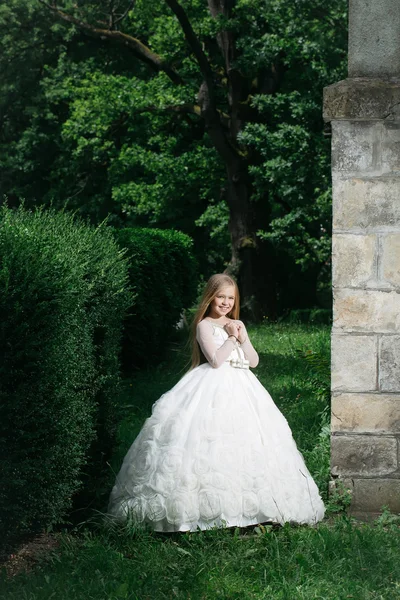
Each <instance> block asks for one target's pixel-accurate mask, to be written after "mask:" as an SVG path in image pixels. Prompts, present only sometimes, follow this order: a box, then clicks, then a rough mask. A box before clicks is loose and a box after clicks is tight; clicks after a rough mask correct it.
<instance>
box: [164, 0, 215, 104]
mask: <svg viewBox="0 0 400 600" xmlns="http://www.w3.org/2000/svg"><path fill="white" fill-rule="evenodd" d="M165 2H166V4H168V6H169V7H170V9H171V10H172V12H173V13H174V14H175V15H176V16H177V19H178V21H179V23H180V25H181V27H182V30H183V33H184V35H185V38H186V40H187V42H188V44H189V46H190V48H191V49H192V52H193V54H194V56H195V58H196V60H197V63H198V65H199V67H200V71H201V73H202V75H203V77H204V81H205V83H206V86H207V91H208V97H209V100H210V103H211V105H212V107H213V108H214V109H215V108H216V106H215V92H214V75H213V72H212V69H211V66H210V63H209V62H208V59H207V56H206V55H205V54H204V52H203V49H202V47H201V44H200V42H199V39H198V37H197V35H196V34H195V32H194V30H193V27H192V25H191V23H190V21H189V19H188V17H187V15H186V13H185V11H184V10H183V8H182V6H181V5H180V4H179V2H177V1H176V0H165Z"/></svg>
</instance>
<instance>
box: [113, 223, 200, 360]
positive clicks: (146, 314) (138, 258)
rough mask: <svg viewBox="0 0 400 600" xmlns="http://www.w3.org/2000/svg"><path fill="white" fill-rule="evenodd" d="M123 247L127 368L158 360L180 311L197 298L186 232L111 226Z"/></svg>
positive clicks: (124, 347)
mask: <svg viewBox="0 0 400 600" xmlns="http://www.w3.org/2000/svg"><path fill="white" fill-rule="evenodd" d="M114 235H115V237H116V240H117V242H118V244H119V245H120V246H121V247H122V248H125V249H126V250H127V254H126V256H127V258H128V259H129V262H130V264H129V277H130V281H131V286H132V289H133V292H134V294H135V300H134V304H133V306H132V309H131V311H130V313H129V315H128V317H127V318H126V320H125V327H124V341H123V354H122V356H123V364H124V366H125V369H126V370H127V371H129V370H131V369H132V367H134V366H143V365H144V364H146V363H149V362H151V363H153V362H154V360H155V359H160V358H161V357H162V356H163V353H164V351H165V348H166V343H167V342H168V340H169V339H170V338H171V336H172V335H173V333H174V330H175V329H176V325H177V323H178V321H179V319H180V317H181V314H182V310H183V309H184V308H187V307H189V306H190V305H191V304H192V303H193V301H194V300H195V298H196V292H197V272H196V263H195V259H194V257H193V253H192V245H193V242H192V240H191V238H190V237H188V236H187V235H185V234H183V233H180V232H178V231H173V230H160V229H140V228H132V229H131V228H126V229H121V230H114Z"/></svg>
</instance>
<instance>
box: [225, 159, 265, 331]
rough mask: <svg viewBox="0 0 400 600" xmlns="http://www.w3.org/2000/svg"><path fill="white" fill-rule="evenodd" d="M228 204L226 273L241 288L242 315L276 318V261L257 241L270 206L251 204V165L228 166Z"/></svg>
mask: <svg viewBox="0 0 400 600" xmlns="http://www.w3.org/2000/svg"><path fill="white" fill-rule="evenodd" d="M226 171H227V179H228V186H227V198H226V199H227V204H228V206H229V212H230V218H229V232H230V236H231V245H232V255H231V261H230V264H229V266H228V268H227V269H226V272H228V273H230V274H232V275H234V276H235V277H236V279H237V282H238V285H239V291H240V295H241V306H242V313H243V315H244V317H245V318H246V319H249V320H251V321H260V320H261V319H262V318H263V317H264V316H268V317H269V318H275V317H276V285H275V261H274V256H273V249H272V247H271V246H270V245H269V244H268V243H265V242H262V241H261V240H260V239H258V238H257V236H256V233H257V229H258V228H259V227H260V224H261V223H263V224H264V223H265V220H266V219H268V218H269V214H268V213H269V210H268V203H267V202H265V203H264V204H263V205H261V206H258V204H256V203H254V202H251V196H252V192H253V189H252V184H251V179H250V177H249V174H248V165H247V161H246V160H244V159H242V160H237V161H234V162H233V163H230V164H228V165H227V168H226Z"/></svg>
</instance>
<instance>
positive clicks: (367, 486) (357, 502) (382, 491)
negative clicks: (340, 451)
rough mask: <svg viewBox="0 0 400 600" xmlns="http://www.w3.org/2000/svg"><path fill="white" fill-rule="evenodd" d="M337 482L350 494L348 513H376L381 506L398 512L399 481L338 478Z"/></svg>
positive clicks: (399, 498) (399, 503) (399, 502)
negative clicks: (341, 483)
mask: <svg viewBox="0 0 400 600" xmlns="http://www.w3.org/2000/svg"><path fill="white" fill-rule="evenodd" d="M334 481H337V480H334ZM339 481H342V482H343V484H344V486H345V487H346V489H349V490H350V491H351V493H352V503H351V507H350V512H352V513H378V512H381V511H382V507H383V506H388V507H389V509H390V510H391V511H392V512H394V513H398V512H400V479H387V478H383V479H362V478H357V479H355V478H354V479H348V478H343V479H342V478H340V479H339Z"/></svg>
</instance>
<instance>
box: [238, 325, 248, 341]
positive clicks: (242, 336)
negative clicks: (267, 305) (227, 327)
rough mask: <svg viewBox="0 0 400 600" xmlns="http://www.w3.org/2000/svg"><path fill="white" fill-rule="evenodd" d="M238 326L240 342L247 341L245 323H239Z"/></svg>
mask: <svg viewBox="0 0 400 600" xmlns="http://www.w3.org/2000/svg"><path fill="white" fill-rule="evenodd" d="M237 328H238V338H239V342H240V343H241V344H243V342H245V341H246V338H247V335H246V329H245V327H244V325H243V323H237Z"/></svg>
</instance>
